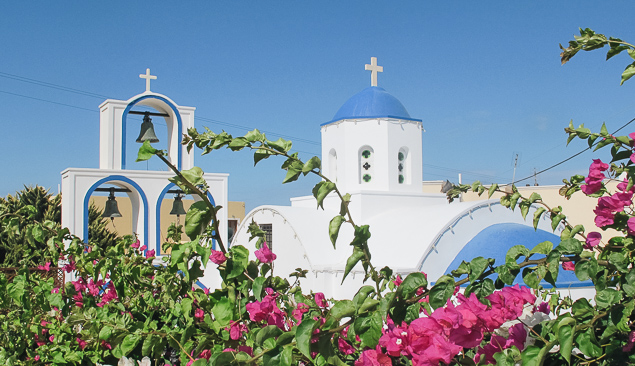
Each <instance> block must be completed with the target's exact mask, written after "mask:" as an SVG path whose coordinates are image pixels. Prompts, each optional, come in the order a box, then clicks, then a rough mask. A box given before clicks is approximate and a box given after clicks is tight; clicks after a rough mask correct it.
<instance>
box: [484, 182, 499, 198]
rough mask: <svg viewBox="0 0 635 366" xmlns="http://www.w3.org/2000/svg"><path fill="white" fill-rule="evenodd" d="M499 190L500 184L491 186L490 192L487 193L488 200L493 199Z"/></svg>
mask: <svg viewBox="0 0 635 366" xmlns="http://www.w3.org/2000/svg"><path fill="white" fill-rule="evenodd" d="M497 189H498V184H496V183H493V184H492V185H491V186H489V190H488V191H487V198H492V195H493V194H494V192H496V190H497Z"/></svg>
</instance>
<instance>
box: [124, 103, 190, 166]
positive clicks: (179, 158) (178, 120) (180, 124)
mask: <svg viewBox="0 0 635 366" xmlns="http://www.w3.org/2000/svg"><path fill="white" fill-rule="evenodd" d="M145 99H157V100H160V101H162V102H163V103H165V104H167V105H168V106H169V107H170V108H171V109H172V112H174V115H175V116H176V124H177V126H176V128H177V131H179V133H177V136H178V143H177V144H178V146H179V148H178V149H177V151H178V152H177V160H176V166H177V168H178V169H179V170H181V162H182V155H183V154H182V152H181V150H182V149H181V148H180V146H181V142H182V141H183V136H182V135H181V131H183V121H182V120H181V114H180V113H179V111H178V109H177V108H176V106H175V105H174V104H173V103H172V102H170V101H169V100H167V99H166V98H163V97H160V96H158V95H146V96H143V97H139V98H137V99H135V100H133V101H132V102H130V103H128V105H127V106H126V109H125V110H124V111H123V115H122V117H121V129H122V131H121V139H122V141H121V169H124V170H125V169H126V123H127V119H128V112H130V110H131V109H132V107H134V106H135V105H136V104H138V103H139V102H141V101H142V100H145Z"/></svg>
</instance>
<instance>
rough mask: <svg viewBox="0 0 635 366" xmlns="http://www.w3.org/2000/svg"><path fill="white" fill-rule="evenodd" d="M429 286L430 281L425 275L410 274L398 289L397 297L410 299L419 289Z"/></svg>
mask: <svg viewBox="0 0 635 366" xmlns="http://www.w3.org/2000/svg"><path fill="white" fill-rule="evenodd" d="M427 285H428V280H426V276H425V275H424V274H423V273H421V272H413V273H410V274H409V275H408V276H406V278H405V279H404V280H403V282H401V284H400V285H399V287H398V288H397V292H396V296H399V297H401V298H403V299H409V298H410V297H412V296H413V295H414V294H415V293H416V292H417V289H419V288H421V287H426V286H427Z"/></svg>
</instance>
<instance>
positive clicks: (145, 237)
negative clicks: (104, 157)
mask: <svg viewBox="0 0 635 366" xmlns="http://www.w3.org/2000/svg"><path fill="white" fill-rule="evenodd" d="M109 182H123V183H127V184H129V185H130V186H132V187H133V188H134V189H135V190H136V191H137V193H138V194H139V197H140V198H141V203H142V205H143V217H142V218H140V219H142V220H143V243H142V244H143V245H145V246H146V250H148V249H147V248H148V198H147V197H146V195H145V193H144V192H143V190H142V189H141V187H140V186H139V185H138V184H137V183H136V182H135V181H133V180H132V179H130V178H128V177H125V176H123V175H111V176H108V177H106V178H102V179H100V180H98V181H97V182H95V183H94V184H93V185H92V186H90V188H89V189H88V191H86V195H85V196H84V237H83V239H84V241H86V242H87V243H88V240H89V238H88V206H89V204H90V197H91V196H92V195H93V192H95V189H96V188H97V187H99V186H100V185H102V184H105V183H109ZM144 252H145V251H144Z"/></svg>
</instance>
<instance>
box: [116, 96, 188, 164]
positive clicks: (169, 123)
mask: <svg viewBox="0 0 635 366" xmlns="http://www.w3.org/2000/svg"><path fill="white" fill-rule="evenodd" d="M140 106H143V107H142V108H135V110H137V109H139V110H140V111H145V110H146V109H148V110H149V109H154V110H155V111H156V113H158V114H163V115H167V116H155V117H152V121H153V124H154V121H155V120H156V121H158V122H159V121H161V120H163V121H162V122H165V131H166V132H165V136H166V138H165V140H166V141H165V143H166V146H167V151H168V159H169V160H170V161H171V162H172V164H174V165H176V167H177V168H178V169H179V170H180V169H181V168H182V167H181V165H182V155H183V154H182V149H181V141H182V140H183V136H182V135H181V131H182V129H183V122H182V120H181V114H180V113H179V111H178V109H177V108H176V106H175V105H174V104H173V103H171V102H170V101H169V100H167V99H166V98H163V97H160V96H156V95H146V96H142V97H139V98H137V99H135V100H133V101H132V102H130V103H129V104H128V106H126V109H125V110H124V112H123V115H122V117H121V125H122V144H121V149H122V151H121V169H129V168H127V167H126V163H127V162H128V160H130V159H132V161H134V160H136V155H137V150H138V149H139V146H140V145H139V144H138V143H136V142H135V141H136V139H137V136H138V135H139V128H140V124H139V123H137V122H138V121H135V120H133V118H137V117H138V116H137V115H135V114H134V113H131V111H132V109H133V108H134V107H140ZM129 119H131V121H130V122H131V123H130V125H132V126H134V127H133V128H131V130H130V131H128V120H129ZM142 120H143V118H139V121H142ZM132 122H134V123H132ZM157 126H161V125H160V124H158V123H157V124H155V129H156V128H157ZM133 131H134V132H133ZM130 134H132V136H130ZM157 136H158V137H159V139H161V137H160V136H159V132H158V131H157ZM128 145H130V147H129V146H128ZM127 155H132V156H130V157H129V158H130V159H129V158H128V157H127ZM134 169H139V168H137V167H134ZM142 170H146V169H142ZM160 170H166V169H165V168H162V169H160Z"/></svg>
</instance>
